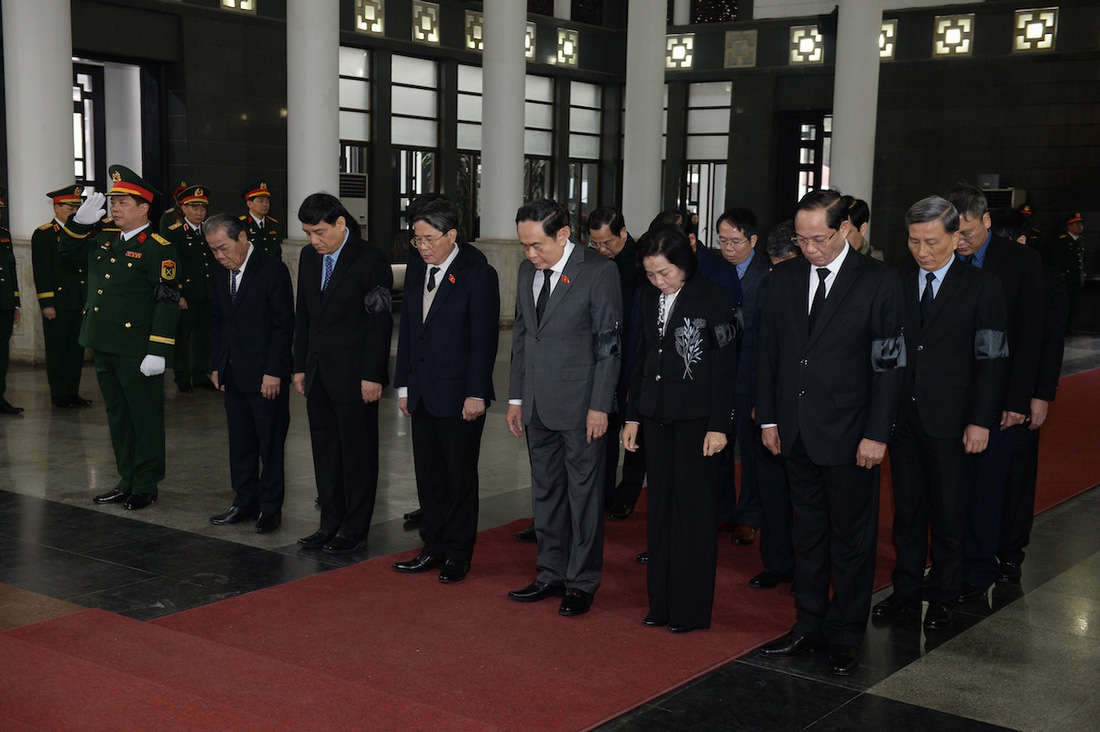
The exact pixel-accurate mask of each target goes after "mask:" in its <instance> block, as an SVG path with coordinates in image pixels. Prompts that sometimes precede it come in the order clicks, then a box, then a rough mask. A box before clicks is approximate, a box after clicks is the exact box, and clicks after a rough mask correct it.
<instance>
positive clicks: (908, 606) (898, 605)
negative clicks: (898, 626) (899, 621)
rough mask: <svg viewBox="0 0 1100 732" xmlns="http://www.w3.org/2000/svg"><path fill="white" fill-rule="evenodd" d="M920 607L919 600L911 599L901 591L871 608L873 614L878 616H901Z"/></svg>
mask: <svg viewBox="0 0 1100 732" xmlns="http://www.w3.org/2000/svg"><path fill="white" fill-rule="evenodd" d="M919 609H920V603H919V602H918V601H916V600H911V599H909V598H908V597H906V596H905V595H902V594H901V593H899V592H894V593H892V594H891V595H890V596H889V597H887V598H886V599H885V600H883V601H882V602H880V603H878V604H877V605H875V606H874V607H873V608H871V615H873V616H874V617H876V618H900V617H901V616H902V615H906V614H908V613H911V612H914V611H916V610H919Z"/></svg>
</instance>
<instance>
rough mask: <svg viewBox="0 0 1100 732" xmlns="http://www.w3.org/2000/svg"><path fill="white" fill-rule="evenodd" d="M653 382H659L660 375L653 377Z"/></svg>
mask: <svg viewBox="0 0 1100 732" xmlns="http://www.w3.org/2000/svg"><path fill="white" fill-rule="evenodd" d="M653 380H654V381H660V380H661V375H660V374H657V375H656V376H654V377H653Z"/></svg>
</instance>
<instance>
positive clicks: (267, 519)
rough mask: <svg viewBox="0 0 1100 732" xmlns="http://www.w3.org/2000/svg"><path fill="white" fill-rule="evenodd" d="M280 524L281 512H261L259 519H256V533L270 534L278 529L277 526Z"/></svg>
mask: <svg viewBox="0 0 1100 732" xmlns="http://www.w3.org/2000/svg"><path fill="white" fill-rule="evenodd" d="M282 522H283V512H282V511H267V512H264V511H261V512H260V516H259V518H257V519H256V533H257V534H270V533H271V532H272V531H274V530H275V529H277V528H279V524H281V523H282Z"/></svg>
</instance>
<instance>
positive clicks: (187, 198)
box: [176, 186, 210, 206]
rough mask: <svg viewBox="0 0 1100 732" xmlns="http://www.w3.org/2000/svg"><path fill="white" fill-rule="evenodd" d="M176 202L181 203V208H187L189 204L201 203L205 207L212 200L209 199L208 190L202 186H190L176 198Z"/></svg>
mask: <svg viewBox="0 0 1100 732" xmlns="http://www.w3.org/2000/svg"><path fill="white" fill-rule="evenodd" d="M176 200H177V201H179V202H180V205H181V206H186V205H187V204H189V203H201V204H202V205H204V206H205V205H207V204H209V203H210V198H209V197H207V194H206V189H205V188H203V187H202V186H189V187H187V188H184V189H183V190H182V191H180V192H179V194H178V195H177V196H176Z"/></svg>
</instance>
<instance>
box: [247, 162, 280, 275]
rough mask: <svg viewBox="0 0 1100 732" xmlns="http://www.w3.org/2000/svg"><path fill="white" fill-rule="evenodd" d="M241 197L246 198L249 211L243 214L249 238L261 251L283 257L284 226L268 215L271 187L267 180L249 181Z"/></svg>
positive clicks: (278, 257)
mask: <svg viewBox="0 0 1100 732" xmlns="http://www.w3.org/2000/svg"><path fill="white" fill-rule="evenodd" d="M241 198H243V199H244V205H245V206H247V207H248V213H246V214H243V215H242V216H241V222H242V223H243V224H244V230H245V232H246V233H247V234H248V240H249V241H250V242H252V245H253V246H255V247H259V248H260V250H261V251H265V252H267V253H268V254H270V255H272V256H274V257H275V258H277V259H282V258H283V246H282V244H283V227H282V226H281V225H280V224H279V222H278V221H276V220H275V219H274V218H272V217H271V216H268V215H267V214H268V212H269V211H270V210H271V189H269V188H268V187H267V181H263V180H258V181H254V182H252V183H249V184H248V185H247V186H245V189H244V190H243V191H241Z"/></svg>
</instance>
